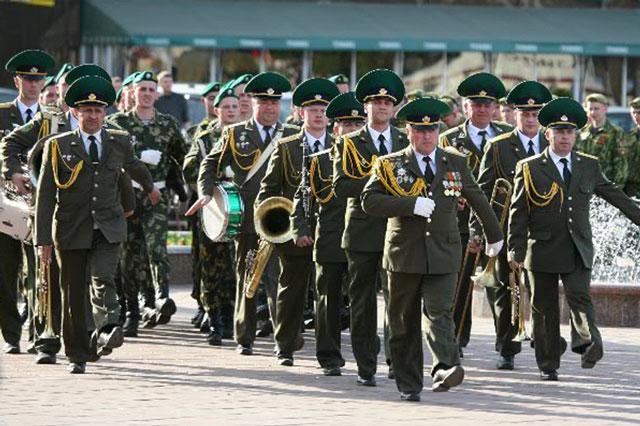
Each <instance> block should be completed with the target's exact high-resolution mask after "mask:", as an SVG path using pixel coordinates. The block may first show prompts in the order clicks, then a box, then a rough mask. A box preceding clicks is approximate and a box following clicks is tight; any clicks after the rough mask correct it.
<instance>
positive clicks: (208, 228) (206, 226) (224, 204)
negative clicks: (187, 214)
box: [200, 185, 229, 241]
mask: <svg viewBox="0 0 640 426" xmlns="http://www.w3.org/2000/svg"><path fill="white" fill-rule="evenodd" d="M201 212H202V213H201V216H200V219H201V222H202V229H203V230H204V233H205V234H206V236H207V237H209V238H210V239H211V241H221V240H222V238H223V237H224V235H225V232H226V230H227V225H228V224H229V204H228V201H227V193H226V191H225V190H224V189H223V188H222V187H221V186H220V185H217V186H216V187H215V188H213V197H212V199H211V202H210V203H209V204H207V205H206V206H204V207H203V208H202V209H201Z"/></svg>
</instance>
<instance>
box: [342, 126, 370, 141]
mask: <svg viewBox="0 0 640 426" xmlns="http://www.w3.org/2000/svg"><path fill="white" fill-rule="evenodd" d="M364 129H365V127H362V128H360V129H358V130H354V131H353V132H349V133H347V134H346V135H342V136H341V138H340V139H342V138H345V137H347V138H353V137H355V136H358V135H360V132H362V131H363V130H364Z"/></svg>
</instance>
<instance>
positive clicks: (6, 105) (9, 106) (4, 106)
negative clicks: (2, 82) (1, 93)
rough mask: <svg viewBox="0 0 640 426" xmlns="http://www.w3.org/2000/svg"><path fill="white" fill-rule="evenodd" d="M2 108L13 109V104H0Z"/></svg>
mask: <svg viewBox="0 0 640 426" xmlns="http://www.w3.org/2000/svg"><path fill="white" fill-rule="evenodd" d="M0 108H3V109H4V108H11V102H2V103H0Z"/></svg>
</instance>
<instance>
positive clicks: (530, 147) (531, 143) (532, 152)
mask: <svg viewBox="0 0 640 426" xmlns="http://www.w3.org/2000/svg"><path fill="white" fill-rule="evenodd" d="M532 155H536V152H535V151H534V150H533V141H529V149H528V150H527V156H529V157H531V156H532Z"/></svg>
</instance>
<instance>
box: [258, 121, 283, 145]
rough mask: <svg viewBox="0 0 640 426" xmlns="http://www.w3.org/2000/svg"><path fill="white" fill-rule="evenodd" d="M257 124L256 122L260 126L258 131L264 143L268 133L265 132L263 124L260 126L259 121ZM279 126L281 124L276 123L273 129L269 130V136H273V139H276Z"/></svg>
mask: <svg viewBox="0 0 640 426" xmlns="http://www.w3.org/2000/svg"><path fill="white" fill-rule="evenodd" d="M255 122H256V125H257V126H258V131H259V132H260V137H261V138H262V140H263V141H264V139H265V138H266V137H267V132H266V131H265V130H264V126H263V125H262V124H260V123H259V122H258V120H255ZM279 125H280V122H276V124H274V125H272V126H271V128H270V129H269V134H270V135H271V138H272V139H273V138H274V137H275V135H276V133H275V129H277V128H278V126H279Z"/></svg>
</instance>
